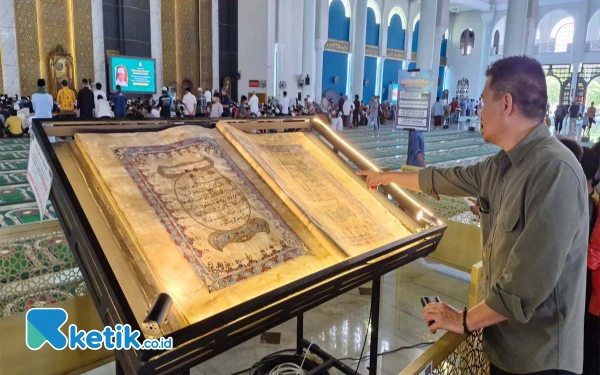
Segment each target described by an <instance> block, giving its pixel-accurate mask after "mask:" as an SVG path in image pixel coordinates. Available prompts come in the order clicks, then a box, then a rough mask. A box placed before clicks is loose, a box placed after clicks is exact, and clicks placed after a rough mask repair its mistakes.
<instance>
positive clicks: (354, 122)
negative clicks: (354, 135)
mask: <svg viewBox="0 0 600 375" xmlns="http://www.w3.org/2000/svg"><path fill="white" fill-rule="evenodd" d="M352 125H354V127H355V128H358V111H357V110H356V109H355V110H354V113H353V114H352Z"/></svg>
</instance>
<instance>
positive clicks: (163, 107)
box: [158, 86, 171, 118]
mask: <svg viewBox="0 0 600 375" xmlns="http://www.w3.org/2000/svg"><path fill="white" fill-rule="evenodd" d="M168 91H169V90H168V89H167V87H166V86H163V87H162V95H161V96H160V98H158V108H160V117H162V118H171V97H169V95H168V94H167V92H168Z"/></svg>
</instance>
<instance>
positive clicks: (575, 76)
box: [565, 62, 581, 104]
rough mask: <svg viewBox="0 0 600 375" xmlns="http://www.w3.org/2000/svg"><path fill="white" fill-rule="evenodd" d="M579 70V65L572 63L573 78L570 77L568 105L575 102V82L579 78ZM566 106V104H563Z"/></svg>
mask: <svg viewBox="0 0 600 375" xmlns="http://www.w3.org/2000/svg"><path fill="white" fill-rule="evenodd" d="M580 70H581V63H579V62H576V63H573V76H572V77H571V93H570V94H569V98H570V103H568V104H571V103H572V102H573V100H575V94H576V93H577V80H578V78H579V71H580ZM565 104H566V103H565Z"/></svg>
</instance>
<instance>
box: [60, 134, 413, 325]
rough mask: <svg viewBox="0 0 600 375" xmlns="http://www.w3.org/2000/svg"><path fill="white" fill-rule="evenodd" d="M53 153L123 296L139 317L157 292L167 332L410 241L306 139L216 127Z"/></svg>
mask: <svg viewBox="0 0 600 375" xmlns="http://www.w3.org/2000/svg"><path fill="white" fill-rule="evenodd" d="M55 149H56V152H57V155H58V156H59V159H61V160H66V159H67V156H66V155H67V154H68V155H69V156H68V158H72V159H73V160H74V161H75V163H74V165H76V166H77V167H76V170H77V171H78V172H79V174H80V175H81V176H82V183H81V184H80V185H81V186H80V187H79V189H84V188H85V189H87V190H89V191H90V192H91V195H92V196H93V202H94V205H93V206H95V207H96V208H97V209H98V212H100V213H101V216H102V218H101V219H99V218H92V219H90V220H91V221H92V225H93V224H94V223H93V221H94V220H95V221H100V220H102V221H103V222H104V223H106V225H107V228H109V230H105V234H104V235H105V238H106V240H105V241H107V242H106V243H110V244H111V246H104V248H105V250H104V251H105V252H107V257H108V261H109V262H110V264H111V267H112V268H113V269H115V270H116V271H115V273H116V276H117V279H118V281H119V284H120V285H121V286H122V288H123V292H124V293H125V295H126V297H128V298H129V296H133V295H135V296H138V295H143V296H144V298H143V299H144V301H143V302H141V303H139V304H138V305H139V307H138V308H137V309H136V307H135V306H133V310H134V313H135V314H136V319H138V320H140V321H141V320H143V315H144V314H145V312H146V311H145V310H147V308H148V305H149V304H151V303H152V301H154V300H155V299H156V297H157V296H158V295H159V293H167V294H168V295H169V296H170V297H171V298H172V300H173V306H172V308H171V312H170V315H169V319H168V323H167V324H166V325H165V326H164V327H162V328H163V331H165V333H166V332H169V331H173V330H177V329H179V328H181V327H185V326H187V325H190V324H193V323H197V322H200V321H202V320H204V319H207V318H209V317H211V316H213V315H215V314H217V313H220V312H222V311H225V310H227V309H230V308H232V307H235V306H237V305H239V304H242V303H244V302H245V301H248V300H250V299H252V298H255V297H257V296H261V295H263V294H266V293H268V292H270V291H272V290H275V289H277V288H279V287H282V286H285V285H288V284H290V283H292V282H294V281H295V280H298V279H301V278H303V277H306V276H309V275H312V274H314V273H316V272H319V271H321V270H324V269H327V268H328V267H331V266H333V265H336V264H338V263H340V262H343V261H346V260H348V259H351V258H353V257H357V256H361V255H362V254H365V253H368V252H370V251H372V250H374V249H377V248H380V247H382V246H385V245H388V244H390V243H393V242H395V241H398V240H399V239H402V238H404V237H407V236H410V235H413V234H414V230H411V229H409V228H411V227H410V226H408V225H406V223H405V222H406V215H404V216H403V213H402V211H400V210H399V209H398V208H397V207H395V206H394V205H393V204H392V203H391V202H389V201H388V200H387V199H386V197H385V196H384V195H382V194H380V193H377V192H370V191H368V190H367V189H366V188H365V186H364V182H363V180H361V179H360V178H359V177H358V176H356V175H355V174H354V173H353V172H352V170H351V169H350V168H349V167H348V165H347V164H346V163H345V162H344V161H343V160H341V159H339V158H338V159H336V158H334V157H332V156H333V155H334V154H333V153H332V152H331V150H330V149H329V148H327V146H326V145H325V144H324V143H323V142H322V141H321V140H320V139H319V138H318V136H316V135H314V134H310V133H305V132H297V133H277V134H249V133H246V132H242V131H240V130H238V129H236V128H234V127H233V126H231V125H228V124H227V123H224V122H219V123H218V124H217V128H216V129H208V128H203V127H199V126H178V127H173V128H169V129H167V130H163V131H159V132H139V133H126V134H123V133H108V134H95V133H80V134H75V142H74V144H70V145H68V146H67V145H60V146H58V147H55ZM65 165H66V164H65ZM66 172H67V174H68V175H69V174H72V175H75V168H73V170H72V171H70V170H69V169H68V168H66ZM76 190H77V189H76ZM84 203H85V202H84ZM88 206H89V207H92V205H91V204H89V205H88ZM84 209H86V210H87V208H86V206H85V204H84ZM90 210H91V208H90ZM88 211H89V210H88ZM89 212H92V211H89ZM86 213H87V212H86ZM90 216H92V215H90V214H88V217H90ZM412 228H414V224H413V227H412ZM112 244H114V245H115V246H112ZM113 247H114V248H115V249H116V250H110V249H112V248H113ZM108 248H110V249H109V250H107V249H108ZM111 251H114V254H110V252H111ZM119 270H121V271H119ZM132 284H136V285H138V286H135V287H134V286H132ZM134 305H135V304H134Z"/></svg>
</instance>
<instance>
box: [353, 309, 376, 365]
mask: <svg viewBox="0 0 600 375" xmlns="http://www.w3.org/2000/svg"><path fill="white" fill-rule="evenodd" d="M372 317H373V310H372V309H371V310H370V311H369V321H368V322H367V327H366V328H365V339H364V341H363V346H362V349H361V351H360V355H359V356H358V357H359V358H362V355H363V353H364V351H365V345H366V344H367V336H368V335H369V327H370V326H371V318H372ZM360 362H361V361H358V363H357V364H356V370H354V374H355V375H356V374H358V368H359V367H360Z"/></svg>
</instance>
